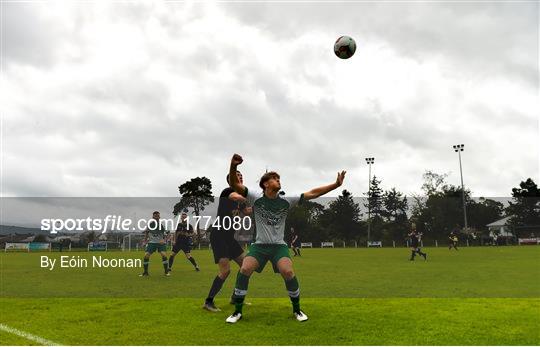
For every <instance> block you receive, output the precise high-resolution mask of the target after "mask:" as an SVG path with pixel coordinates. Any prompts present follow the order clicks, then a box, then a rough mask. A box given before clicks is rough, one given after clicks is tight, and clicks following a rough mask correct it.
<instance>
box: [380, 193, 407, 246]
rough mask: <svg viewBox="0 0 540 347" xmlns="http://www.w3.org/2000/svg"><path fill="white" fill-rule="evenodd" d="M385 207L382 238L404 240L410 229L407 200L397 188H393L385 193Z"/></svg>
mask: <svg viewBox="0 0 540 347" xmlns="http://www.w3.org/2000/svg"><path fill="white" fill-rule="evenodd" d="M383 207H384V211H383V216H384V217H385V223H384V224H383V225H382V233H381V237H382V238H383V239H385V240H399V239H402V238H403V236H404V234H405V233H406V231H407V230H408V229H409V221H408V220H407V208H408V203H407V198H406V197H404V196H403V194H402V193H400V192H399V191H397V190H396V188H392V189H390V190H388V191H385V192H384V195H383Z"/></svg>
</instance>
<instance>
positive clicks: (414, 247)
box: [408, 223, 427, 260]
mask: <svg viewBox="0 0 540 347" xmlns="http://www.w3.org/2000/svg"><path fill="white" fill-rule="evenodd" d="M408 236H409V239H410V241H411V258H410V259H409V260H414V257H415V256H416V253H418V254H419V255H421V256H422V257H424V260H427V254H426V253H422V250H421V248H420V238H421V237H422V234H419V233H417V232H416V224H414V223H413V224H412V225H411V232H410V233H409V235H408Z"/></svg>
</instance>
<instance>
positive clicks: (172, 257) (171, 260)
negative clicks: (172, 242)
mask: <svg viewBox="0 0 540 347" xmlns="http://www.w3.org/2000/svg"><path fill="white" fill-rule="evenodd" d="M173 262H174V255H172V254H171V256H170V257H169V269H170V268H172V264H173Z"/></svg>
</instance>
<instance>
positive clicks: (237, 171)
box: [227, 170, 241, 185]
mask: <svg viewBox="0 0 540 347" xmlns="http://www.w3.org/2000/svg"><path fill="white" fill-rule="evenodd" d="M236 173H241V172H240V171H239V170H236ZM227 184H229V185H230V184H231V182H229V174H227Z"/></svg>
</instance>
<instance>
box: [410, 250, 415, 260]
mask: <svg viewBox="0 0 540 347" xmlns="http://www.w3.org/2000/svg"><path fill="white" fill-rule="evenodd" d="M415 255H416V252H415V251H411V260H414V256H415Z"/></svg>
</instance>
